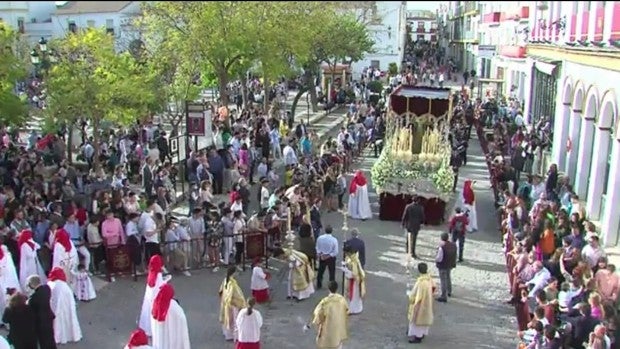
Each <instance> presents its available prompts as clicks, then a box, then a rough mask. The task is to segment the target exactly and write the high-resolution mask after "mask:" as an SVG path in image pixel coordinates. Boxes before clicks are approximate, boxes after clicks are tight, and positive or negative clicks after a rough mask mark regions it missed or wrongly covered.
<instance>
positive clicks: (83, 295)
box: [73, 263, 97, 302]
mask: <svg viewBox="0 0 620 349" xmlns="http://www.w3.org/2000/svg"><path fill="white" fill-rule="evenodd" d="M73 277H74V281H75V282H74V284H73V287H74V289H73V292H74V293H75V297H76V298H77V299H78V300H80V301H82V302H90V301H91V300H93V299H95V298H97V294H96V293H95V287H94V286H93V282H92V281H91V280H90V276H88V272H87V271H86V266H85V265H84V264H81V263H80V265H78V269H77V272H76V273H74V275H73Z"/></svg>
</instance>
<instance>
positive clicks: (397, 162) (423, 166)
mask: <svg viewBox="0 0 620 349" xmlns="http://www.w3.org/2000/svg"><path fill="white" fill-rule="evenodd" d="M431 155H432V156H419V157H418V156H416V155H414V156H412V157H411V159H410V160H409V159H403V158H402V157H399V156H394V155H393V152H392V151H391V149H390V142H389V141H388V142H387V143H386V144H385V146H384V148H383V151H382V152H381V155H380V156H379V159H377V161H376V162H375V163H374V165H373V166H372V169H371V171H370V174H371V178H372V183H373V185H374V186H375V188H376V189H377V190H378V191H380V190H381V188H382V187H385V186H386V184H387V183H388V182H394V181H396V182H403V183H404V182H412V181H415V180H418V179H423V178H429V179H431V180H432V181H433V184H434V185H435V187H436V189H437V191H438V192H439V193H441V194H444V195H450V194H451V193H452V185H453V182H454V172H453V171H452V167H451V166H450V147H449V145H443V146H442V147H440V150H439V152H438V153H436V154H431Z"/></svg>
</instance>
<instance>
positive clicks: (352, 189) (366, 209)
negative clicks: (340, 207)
mask: <svg viewBox="0 0 620 349" xmlns="http://www.w3.org/2000/svg"><path fill="white" fill-rule="evenodd" d="M349 217H351V218H353V219H361V220H366V219H370V218H372V210H371V208H370V200H369V199H368V181H367V180H366V177H365V176H364V173H363V172H362V171H360V170H358V171H357V172H355V175H354V176H353V180H351V185H349Z"/></svg>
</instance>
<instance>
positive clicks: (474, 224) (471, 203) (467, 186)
mask: <svg viewBox="0 0 620 349" xmlns="http://www.w3.org/2000/svg"><path fill="white" fill-rule="evenodd" d="M473 185H474V182H473V181H471V180H469V179H468V180H466V181H465V183H464V184H463V190H462V191H461V202H462V207H463V211H465V212H466V213H467V217H468V218H469V224H468V225H467V232H468V233H471V232H474V231H477V230H478V218H477V214H476V194H475V193H474V189H473Z"/></svg>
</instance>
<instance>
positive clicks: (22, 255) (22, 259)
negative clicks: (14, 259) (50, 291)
mask: <svg viewBox="0 0 620 349" xmlns="http://www.w3.org/2000/svg"><path fill="white" fill-rule="evenodd" d="M17 246H18V249H19V281H20V283H21V286H22V289H24V290H27V289H28V281H27V279H28V277H29V276H30V275H38V276H39V278H40V279H41V282H42V283H45V282H47V278H46V277H45V272H44V271H43V267H42V266H41V263H40V262H39V256H38V255H37V251H38V250H39V249H40V248H41V246H39V244H37V243H36V242H35V241H34V240H33V239H32V231H30V230H24V231H22V232H21V234H20V235H19V239H18V240H17Z"/></svg>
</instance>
